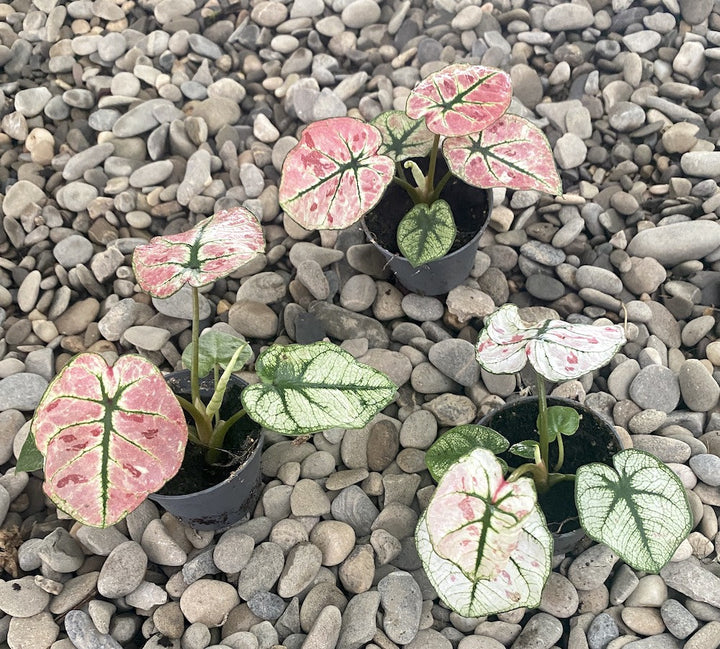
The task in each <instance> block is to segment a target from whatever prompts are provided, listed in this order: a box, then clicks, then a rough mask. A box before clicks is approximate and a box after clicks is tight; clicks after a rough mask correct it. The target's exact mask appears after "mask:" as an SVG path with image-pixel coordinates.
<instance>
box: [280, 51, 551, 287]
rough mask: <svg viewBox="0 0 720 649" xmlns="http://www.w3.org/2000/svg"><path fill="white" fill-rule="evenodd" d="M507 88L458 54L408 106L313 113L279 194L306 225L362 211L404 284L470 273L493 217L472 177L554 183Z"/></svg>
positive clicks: (540, 138)
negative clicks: (356, 113)
mask: <svg viewBox="0 0 720 649" xmlns="http://www.w3.org/2000/svg"><path fill="white" fill-rule="evenodd" d="M511 99H512V86H511V82H510V76H509V75H508V74H507V73H505V72H503V71H502V70H499V69H496V68H490V67H487V66H483V65H467V64H456V65H450V66H448V67H446V68H443V69H442V70H440V71H438V72H435V73H434V74H432V75H430V76H429V77H427V78H426V79H425V80H424V81H422V82H420V83H419V84H418V85H417V86H416V87H415V89H414V90H413V91H412V92H411V93H410V95H409V97H408V100H407V105H406V107H405V110H404V111H399V110H392V111H388V112H385V113H382V114H380V115H378V116H377V117H376V118H375V119H374V120H373V121H372V122H371V123H370V124H368V123H365V122H363V121H361V120H358V119H353V118H348V117H338V118H331V119H326V120H322V121H319V122H315V123H312V124H310V125H308V126H307V127H306V128H305V130H304V131H303V133H302V135H301V137H300V141H299V142H298V144H297V145H296V146H295V147H294V148H293V149H292V150H291V151H290V152H289V153H288V155H287V157H286V159H285V162H284V164H283V169H282V177H281V181H280V190H279V199H280V204H281V206H282V208H283V209H284V210H285V213H286V214H287V215H288V216H289V217H290V218H292V219H293V220H295V221H297V222H298V223H299V224H300V225H302V226H303V227H304V228H306V229H309V230H312V229H341V228H346V227H348V226H349V225H351V224H353V223H355V222H356V221H358V220H359V219H361V218H362V217H365V218H364V221H363V224H364V226H365V227H366V231H367V232H368V233H369V235H370V239H371V241H373V242H374V243H376V244H378V245H379V247H380V250H381V252H382V253H383V255H384V256H385V257H386V259H387V260H388V262H389V265H390V268H391V269H392V270H393V272H395V274H396V276H397V277H398V279H399V280H400V281H401V283H402V284H404V285H405V286H406V287H407V288H409V289H410V290H413V291H417V292H421V293H424V294H426V295H437V294H440V293H445V292H447V291H448V290H450V289H451V288H453V287H454V286H456V285H458V284H460V283H461V282H462V281H463V280H464V279H466V278H467V276H468V274H469V273H470V270H471V268H472V265H473V262H474V259H475V251H476V250H477V243H478V240H479V238H480V235H481V234H482V231H483V229H484V227H485V225H486V224H487V220H488V218H489V214H490V209H491V206H492V200H491V197H490V194H489V192H487V191H479V190H478V188H481V189H485V190H487V189H488V188H492V187H508V188H511V189H535V190H538V191H542V192H547V193H551V194H560V193H562V186H561V182H560V178H559V176H558V173H557V170H556V168H555V163H554V160H553V153H552V150H551V149H550V146H549V144H548V141H547V139H546V138H545V135H544V134H543V132H542V131H541V130H540V129H539V128H538V127H537V126H535V125H534V124H533V123H532V122H530V121H529V120H527V119H525V118H524V117H520V116H518V115H512V114H509V113H508V112H507V110H508V108H509V106H510V101H511ZM449 257H451V258H449ZM446 274H447V275H448V276H447V277H446V276H445V275H446Z"/></svg>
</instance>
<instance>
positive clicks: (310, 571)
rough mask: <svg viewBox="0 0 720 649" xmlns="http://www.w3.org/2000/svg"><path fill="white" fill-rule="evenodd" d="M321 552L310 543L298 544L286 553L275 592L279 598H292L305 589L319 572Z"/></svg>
mask: <svg viewBox="0 0 720 649" xmlns="http://www.w3.org/2000/svg"><path fill="white" fill-rule="evenodd" d="M321 562H322V552H321V551H320V548H318V547H316V546H315V545H313V544H312V543H298V544H297V545H295V546H293V547H292V548H291V549H290V551H289V552H288V555H287V558H286V560H285V567H284V568H283V571H282V573H281V574H280V578H279V580H278V585H277V592H278V595H280V597H284V598H290V597H294V596H295V595H297V594H298V593H300V592H301V591H303V590H304V589H305V588H307V587H308V586H309V585H310V584H311V583H312V581H313V579H315V576H316V575H317V573H318V570H320V566H321Z"/></svg>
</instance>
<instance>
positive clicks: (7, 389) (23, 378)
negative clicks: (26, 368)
mask: <svg viewBox="0 0 720 649" xmlns="http://www.w3.org/2000/svg"><path fill="white" fill-rule="evenodd" d="M47 386H48V381H47V380H46V379H44V378H43V377H42V376H39V375H38V374H31V373H29V372H18V373H17V374H12V375H10V376H8V377H6V378H4V379H0V412H1V411H3V410H22V411H32V410H35V408H36V407H37V405H38V404H39V403H40V399H41V398H42V395H43V394H44V392H45V389H46V388H47Z"/></svg>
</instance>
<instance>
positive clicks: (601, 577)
mask: <svg viewBox="0 0 720 649" xmlns="http://www.w3.org/2000/svg"><path fill="white" fill-rule="evenodd" d="M617 560H618V557H617V555H615V554H614V553H613V551H612V550H611V549H610V548H608V547H606V546H604V545H594V546H592V547H590V548H588V549H587V550H585V551H584V552H583V553H582V554H580V555H579V556H578V557H576V558H575V560H574V561H573V562H572V563H571V564H570V568H569V570H568V574H567V576H568V579H569V580H570V581H571V582H572V584H573V585H574V586H575V588H577V589H578V590H593V589H595V588H598V587H599V586H601V585H602V584H604V583H605V580H606V579H607V578H608V577H609V576H610V573H611V572H612V569H613V566H614V565H615V563H616V562H617Z"/></svg>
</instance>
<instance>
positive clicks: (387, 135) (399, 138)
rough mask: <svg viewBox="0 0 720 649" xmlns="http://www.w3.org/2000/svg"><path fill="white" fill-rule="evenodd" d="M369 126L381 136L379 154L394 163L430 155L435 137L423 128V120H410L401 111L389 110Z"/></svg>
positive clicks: (425, 127)
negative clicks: (389, 158) (381, 142)
mask: <svg viewBox="0 0 720 649" xmlns="http://www.w3.org/2000/svg"><path fill="white" fill-rule="evenodd" d="M371 124H372V125H373V126H374V127H376V128H377V129H378V130H379V131H380V133H381V134H382V141H383V144H382V146H381V147H380V153H382V154H383V155H387V156H390V157H391V158H392V159H393V160H395V161H396V162H402V161H403V160H407V159H408V158H424V157H425V156H427V155H429V154H430V149H432V145H433V140H434V139H435V135H434V134H433V133H431V132H430V131H429V130H428V128H427V126H425V120H423V119H410V118H409V117H408V116H407V115H406V114H405V113H404V112H403V111H401V110H389V111H386V112H384V113H380V115H378V116H377V117H376V118H375V119H374V120H373V121H372V122H371Z"/></svg>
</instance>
